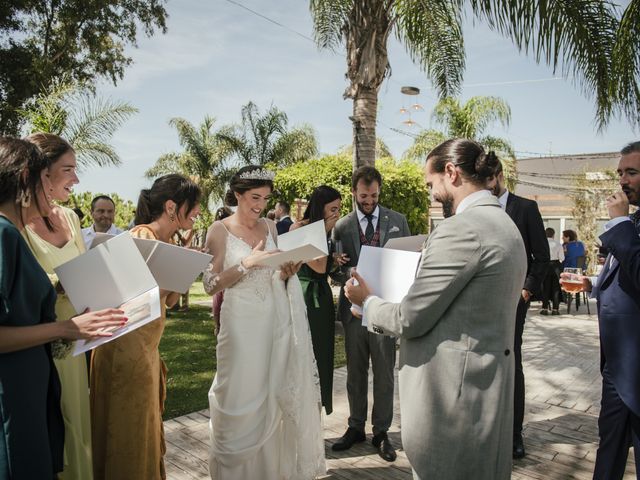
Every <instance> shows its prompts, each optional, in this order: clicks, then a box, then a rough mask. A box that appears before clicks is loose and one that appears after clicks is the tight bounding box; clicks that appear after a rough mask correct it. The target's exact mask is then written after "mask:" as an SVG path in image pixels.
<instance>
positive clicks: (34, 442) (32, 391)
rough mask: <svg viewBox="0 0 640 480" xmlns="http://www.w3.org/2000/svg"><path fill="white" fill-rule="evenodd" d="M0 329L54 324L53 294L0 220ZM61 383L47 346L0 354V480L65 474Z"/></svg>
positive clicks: (20, 242) (12, 229)
mask: <svg viewBox="0 0 640 480" xmlns="http://www.w3.org/2000/svg"><path fill="white" fill-rule="evenodd" d="M0 252H1V254H2V256H1V257H0V326H2V327H26V326H31V325H37V324H40V323H45V322H54V321H55V303H56V293H55V291H54V289H53V286H52V285H51V282H50V281H49V278H48V277H47V274H46V273H45V272H44V270H42V267H40V265H39V264H38V262H37V260H36V259H35V257H34V256H33V255H32V253H31V251H30V250H29V247H28V246H27V244H26V242H25V240H24V238H23V237H22V235H21V234H20V232H19V231H18V229H17V228H16V227H15V226H14V225H13V224H12V223H11V222H10V221H9V220H7V219H6V218H4V217H1V216H0ZM63 449H64V422H63V419H62V413H61V411H60V381H59V379H58V373H57V371H56V369H55V366H54V364H53V359H52V357H51V348H50V345H49V344H46V345H39V346H36V347H31V348H26V349H24V350H19V351H16V352H10V353H0V480H8V479H11V480H22V479H24V480H27V479H28V480H31V479H51V478H54V477H55V475H56V473H58V472H61V471H62V469H63V463H62V462H63Z"/></svg>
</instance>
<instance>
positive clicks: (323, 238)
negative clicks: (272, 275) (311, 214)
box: [260, 220, 329, 268]
mask: <svg viewBox="0 0 640 480" xmlns="http://www.w3.org/2000/svg"><path fill="white" fill-rule="evenodd" d="M278 248H279V249H280V250H282V252H280V253H278V254H277V255H273V256H271V257H269V258H266V259H264V260H263V261H261V262H260V265H263V266H265V267H272V268H278V267H279V266H280V265H282V264H284V263H287V262H294V263H297V262H308V261H310V260H316V259H318V258H322V257H326V256H327V255H329V249H328V247H327V232H326V230H325V229H324V220H318V221H317V222H313V223H311V224H309V225H305V226H304V227H301V228H298V229H296V230H293V231H291V232H287V233H284V234H282V235H279V236H278Z"/></svg>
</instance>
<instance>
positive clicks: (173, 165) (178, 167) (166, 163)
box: [144, 153, 184, 178]
mask: <svg viewBox="0 0 640 480" xmlns="http://www.w3.org/2000/svg"><path fill="white" fill-rule="evenodd" d="M182 161H183V156H182V155H181V154H179V153H165V154H164V155H161V156H160V158H158V160H156V163H155V165H154V166H153V167H151V168H150V169H148V170H147V171H146V172H144V176H145V177H147V178H157V177H160V176H162V175H167V174H169V173H184V169H183V168H182V163H181V162H182Z"/></svg>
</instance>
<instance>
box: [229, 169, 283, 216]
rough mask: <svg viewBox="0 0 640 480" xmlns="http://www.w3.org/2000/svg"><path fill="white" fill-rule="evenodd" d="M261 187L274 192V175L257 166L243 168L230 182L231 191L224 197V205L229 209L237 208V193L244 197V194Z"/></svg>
mask: <svg viewBox="0 0 640 480" xmlns="http://www.w3.org/2000/svg"><path fill="white" fill-rule="evenodd" d="M260 187H269V188H270V189H271V191H273V173H272V172H270V171H269V170H267V169H266V168H263V167H259V166H256V165H247V166H246V167H242V168H241V169H240V170H238V171H237V172H236V173H235V175H234V176H233V177H231V180H229V190H227V193H226V194H225V196H224V203H225V205H227V206H229V207H237V206H238V199H237V198H236V196H235V194H236V193H237V194H239V195H242V194H243V193H244V192H247V191H249V190H253V189H254V188H260Z"/></svg>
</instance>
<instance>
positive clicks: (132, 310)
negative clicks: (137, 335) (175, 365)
mask: <svg viewBox="0 0 640 480" xmlns="http://www.w3.org/2000/svg"><path fill="white" fill-rule="evenodd" d="M118 308H120V310H123V311H124V316H125V317H127V323H126V324H125V325H124V326H123V327H122V328H118V329H115V330H112V333H113V335H111V336H110V337H100V338H97V339H94V340H78V341H77V342H76V343H75V347H74V349H73V356H76V355H80V354H81V353H84V352H87V351H89V350H91V349H93V348H96V347H99V346H100V345H103V344H105V343H107V342H110V341H112V340H115V339H116V338H118V337H121V336H123V335H126V334H127V333H129V332H132V331H133V330H136V329H138V328H140V327H142V326H144V325H146V324H147V323H150V322H152V321H154V320H157V319H158V318H160V315H162V310H161V306H160V289H159V288H158V287H154V288H153V289H151V290H149V291H148V292H145V293H143V294H141V295H138V296H137V297H134V298H132V299H131V300H129V301H127V302H125V303H123V304H122V305H119V306H118Z"/></svg>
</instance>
